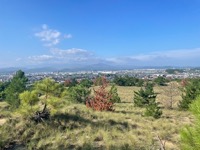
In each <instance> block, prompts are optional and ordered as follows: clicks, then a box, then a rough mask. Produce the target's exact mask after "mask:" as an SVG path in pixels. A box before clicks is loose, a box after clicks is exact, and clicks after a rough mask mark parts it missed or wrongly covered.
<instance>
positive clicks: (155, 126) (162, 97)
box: [0, 86, 193, 150]
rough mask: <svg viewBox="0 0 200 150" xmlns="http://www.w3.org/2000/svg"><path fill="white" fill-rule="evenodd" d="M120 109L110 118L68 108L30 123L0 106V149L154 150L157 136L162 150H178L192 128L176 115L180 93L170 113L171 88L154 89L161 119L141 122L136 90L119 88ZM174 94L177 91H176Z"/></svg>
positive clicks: (82, 107) (106, 114) (72, 106)
mask: <svg viewBox="0 0 200 150" xmlns="http://www.w3.org/2000/svg"><path fill="white" fill-rule="evenodd" d="M117 88H118V93H119V96H120V98H121V101H122V103H117V104H114V109H115V110H114V111H113V112H96V111H93V110H91V109H89V108H87V107H86V106H85V105H83V104H72V103H68V104H67V105H66V106H64V107H63V108H62V109H60V110H59V112H58V113H57V114H55V115H54V116H52V118H51V120H49V121H46V122H44V123H39V124H36V123H33V122H31V121H29V120H25V119H23V118H22V116H21V115H20V114H18V113H13V114H10V113H9V112H8V111H7V105H6V104H5V103H4V102H1V103H0V146H1V145H4V146H5V145H6V146H7V147H9V146H10V147H12V148H13V149H41V150H42V149H74V150H75V149H86V150H88V149H99V150H100V149H102V150H104V149H108V150H112V149H113V150H117V149H119V150H121V149H124V150H129V149H130V150H132V149H133V150H143V149H144V150H155V149H159V148H160V142H159V140H158V136H159V137H160V139H161V140H162V142H165V147H166V149H170V150H172V149H174V150H178V149H180V135H179V132H180V130H181V129H182V128H183V127H184V126H185V125H187V124H191V123H192V120H193V117H192V116H191V115H190V113H189V112H183V111H179V110H178V108H177V104H178V101H179V100H180V99H181V97H180V93H179V94H178V95H177V96H174V97H173V106H174V108H173V109H168V108H167V105H168V102H167V101H168V99H169V94H168V95H167V94H166V91H167V90H168V88H169V87H167V86H166V87H155V89H154V90H155V92H157V93H158V96H157V101H159V102H160V106H161V107H162V110H163V115H162V117H161V118H160V119H154V118H151V117H144V116H143V113H144V109H143V108H137V107H134V105H133V95H134V94H133V93H134V91H135V90H138V89H139V88H138V87H119V86H118V87H117ZM176 88H178V87H176Z"/></svg>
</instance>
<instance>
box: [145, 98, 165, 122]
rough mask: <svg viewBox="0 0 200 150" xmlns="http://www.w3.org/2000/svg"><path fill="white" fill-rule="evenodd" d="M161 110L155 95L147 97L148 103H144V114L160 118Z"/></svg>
mask: <svg viewBox="0 0 200 150" xmlns="http://www.w3.org/2000/svg"><path fill="white" fill-rule="evenodd" d="M161 115H162V111H161V110H160V107H159V106H158V103H157V102H156V95H153V96H151V97H149V104H148V105H146V111H145V116H152V117H154V118H155V119H158V118H160V116H161Z"/></svg>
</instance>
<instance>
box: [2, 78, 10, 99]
mask: <svg viewBox="0 0 200 150" xmlns="http://www.w3.org/2000/svg"><path fill="white" fill-rule="evenodd" d="M9 84H10V83H9V82H0V101H2V100H5V98H6V93H5V90H6V88H7V87H8V85H9Z"/></svg>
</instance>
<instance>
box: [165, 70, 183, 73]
mask: <svg viewBox="0 0 200 150" xmlns="http://www.w3.org/2000/svg"><path fill="white" fill-rule="evenodd" d="M165 71H166V72H167V73H169V74H175V73H183V72H184V70H183V69H166V70H165Z"/></svg>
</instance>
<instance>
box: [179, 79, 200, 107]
mask: <svg viewBox="0 0 200 150" xmlns="http://www.w3.org/2000/svg"><path fill="white" fill-rule="evenodd" d="M182 92H183V94H182V100H181V101H180V102H179V105H178V106H179V108H180V109H181V110H188V109H189V104H191V103H192V101H194V100H195V99H196V97H197V96H198V95H200V79H191V80H190V81H189V82H186V84H185V86H184V87H183V88H182Z"/></svg>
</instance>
